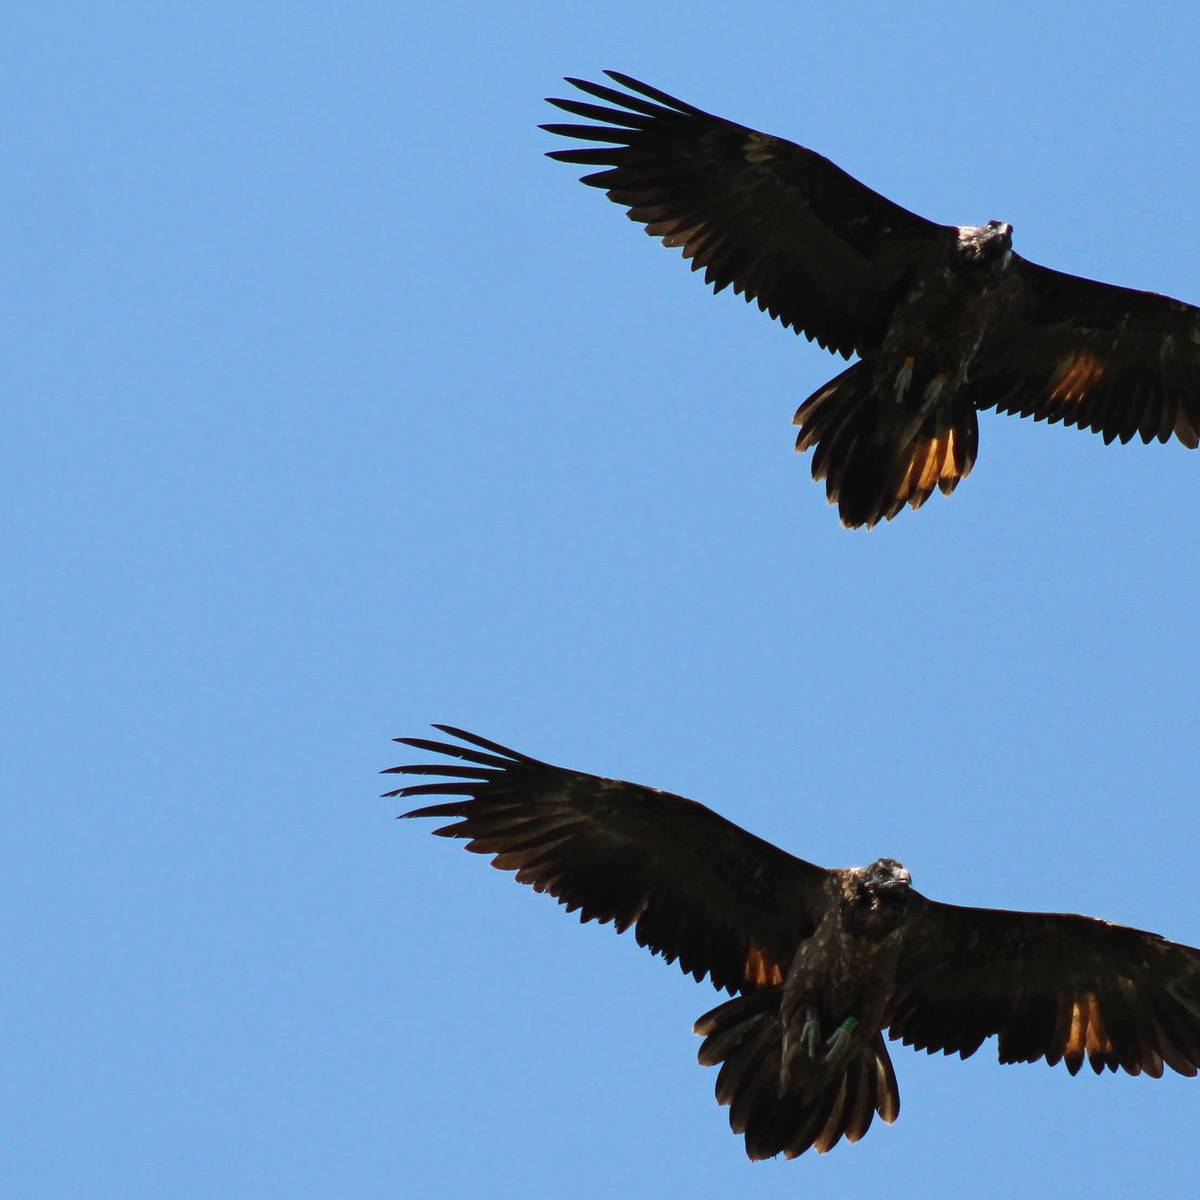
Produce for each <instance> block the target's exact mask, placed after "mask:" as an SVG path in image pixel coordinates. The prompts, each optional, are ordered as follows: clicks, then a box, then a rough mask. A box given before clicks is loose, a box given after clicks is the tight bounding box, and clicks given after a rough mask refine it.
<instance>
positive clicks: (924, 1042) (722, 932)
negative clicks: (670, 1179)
mask: <svg viewBox="0 0 1200 1200" xmlns="http://www.w3.org/2000/svg"><path fill="white" fill-rule="evenodd" d="M437 728H439V729H442V730H443V731H444V732H446V733H448V734H450V735H452V736H454V737H457V738H459V739H460V740H461V741H462V742H465V743H467V744H466V745H462V744H453V743H448V742H436V741H427V740H425V739H422V738H401V739H398V740H400V741H401V742H403V743H405V744H407V745H412V746H416V747H418V748H421V749H425V750H430V751H433V752H434V753H437V754H439V755H444V756H449V757H451V758H456V759H460V760H463V762H464V763H465V764H466V765H463V766H458V765H455V764H453V763H448V762H445V761H441V762H436V763H428V764H418V765H413V766H403V767H397V768H394V770H395V771H397V772H399V773H402V774H408V775H439V776H443V777H445V778H444V779H443V780H442V781H440V782H435V783H423V784H415V785H410V786H408V787H404V788H401V789H398V790H397V791H396V792H391V793H388V794H389V795H402V796H417V795H440V796H458V797H460V799H456V800H452V801H449V802H445V803H437V804H434V805H430V806H429V807H426V808H421V809H417V810H415V811H413V812H410V813H406V814H405V815H406V816H409V817H448V818H452V819H453V820H452V823H451V824H449V825H446V826H444V827H442V828H439V829H438V830H436V832H437V833H439V834H442V835H444V836H447V837H455V838H464V839H467V849H469V850H473V851H475V852H476V853H480V854H487V855H490V856H492V862H493V865H495V866H497V867H499V868H500V869H502V870H507V871H515V872H516V878H517V880H518V881H519V882H522V883H528V884H531V885H532V886H533V887H534V889H535V890H537V891H545V892H549V893H550V894H551V895H553V896H555V897H556V898H557V899H558V900H559V902H560V903H562V904H565V905H566V906H567V908H568V910H570V911H576V910H578V912H579V914H580V918H581V919H582V920H585V921H588V920H593V919H596V920H600V921H611V922H612V923H613V924H614V925H615V927H616V928H617V930H618V931H623V930H625V929H627V928H633V930H634V932H635V935H636V937H637V940H638V942H639V943H640V944H641V945H643V946H647V947H648V948H649V949H651V950H652V951H653V952H655V953H658V954H661V955H663V957H664V958H666V959H667V961H668V962H674V961H678V963H679V965H680V967H682V969H683V970H684V971H686V972H688V973H690V974H692V975H693V976H694V977H695V978H696V979H697V980H701V979H703V978H704V977H705V976H708V977H709V979H711V981H712V983H713V984H714V985H715V986H716V987H718V988H723V989H725V990H727V991H729V992H730V993H733V998H732V999H730V1000H726V1001H725V1002H724V1003H722V1004H720V1005H718V1006H717V1007H716V1008H715V1009H713V1010H712V1011H711V1012H708V1013H706V1014H705V1015H703V1016H702V1017H700V1018H699V1020H698V1021H697V1022H696V1032H697V1033H699V1034H700V1035H701V1036H702V1037H703V1038H704V1041H703V1043H702V1045H701V1048H700V1061H701V1062H702V1063H704V1064H706V1065H710V1066H716V1065H718V1064H719V1065H720V1068H721V1069H720V1072H719V1073H718V1076H717V1084H716V1093H717V1099H718V1100H719V1101H720V1102H721V1103H722V1104H728V1105H729V1106H730V1117H729V1119H730V1124H731V1126H732V1128H733V1129H734V1131H735V1132H738V1133H742V1134H744V1135H745V1141H746V1151H747V1153H748V1154H749V1155H750V1156H751V1157H752V1158H765V1157H770V1156H772V1155H775V1154H779V1153H783V1154H786V1155H788V1156H789V1157H792V1156H795V1155H797V1154H801V1153H803V1152H804V1151H805V1150H807V1149H809V1148H810V1147H815V1148H816V1149H817V1150H820V1151H824V1150H828V1149H830V1148H831V1147H832V1146H833V1145H835V1144H836V1143H837V1142H838V1141H839V1140H840V1139H841V1138H843V1137H844V1138H846V1139H847V1140H849V1141H857V1140H858V1139H859V1138H860V1137H862V1136H863V1134H865V1133H866V1131H867V1129H868V1128H869V1127H870V1125H871V1124H872V1121H873V1119H874V1117H875V1116H876V1115H879V1116H880V1117H881V1118H882V1119H883V1120H885V1121H893V1120H895V1118H896V1116H897V1115H898V1113H899V1110H900V1094H899V1088H898V1086H897V1084H896V1076H895V1072H894V1070H893V1067H892V1063H891V1060H890V1057H889V1055H888V1050H887V1047H886V1044H885V1042H884V1033H885V1032H886V1033H887V1035H888V1036H889V1037H890V1038H893V1039H899V1040H901V1041H903V1042H904V1043H906V1044H909V1045H913V1046H915V1047H916V1048H918V1049H927V1050H929V1051H930V1052H932V1051H934V1050H941V1051H943V1052H945V1053H947V1054H950V1053H957V1054H959V1055H961V1056H962V1057H964V1058H965V1057H967V1056H968V1055H970V1054H973V1053H974V1052H975V1051H976V1050H977V1049H978V1048H979V1046H980V1045H981V1044H982V1043H983V1042H984V1041H985V1040H986V1039H987V1038H989V1037H992V1036H996V1037H997V1038H998V1051H999V1058H1000V1061H1001V1062H1004V1063H1009V1062H1034V1061H1036V1060H1038V1059H1045V1060H1046V1062H1048V1063H1049V1064H1051V1065H1054V1064H1056V1063H1059V1062H1064V1063H1065V1064H1066V1066H1067V1068H1068V1070H1069V1071H1070V1072H1071V1073H1072V1074H1074V1073H1075V1072H1077V1071H1078V1070H1079V1069H1080V1067H1081V1066H1082V1065H1083V1063H1084V1062H1085V1061H1087V1062H1088V1063H1089V1064H1090V1065H1091V1066H1092V1068H1093V1070H1095V1071H1096V1072H1097V1073H1099V1072H1101V1071H1103V1070H1106V1069H1107V1070H1110V1071H1115V1070H1117V1069H1118V1068H1121V1069H1123V1070H1125V1071H1126V1072H1128V1073H1130V1074H1134V1075H1137V1074H1141V1073H1143V1072H1144V1073H1146V1074H1148V1075H1152V1076H1159V1075H1161V1074H1162V1072H1163V1067H1164V1065H1166V1066H1170V1067H1171V1068H1173V1069H1174V1070H1176V1071H1178V1072H1180V1073H1181V1074H1184V1075H1195V1074H1196V1073H1197V1067H1198V1066H1200V950H1196V949H1194V948H1192V947H1190V946H1183V945H1179V944H1177V943H1174V942H1169V941H1167V940H1166V939H1164V938H1161V937H1159V936H1158V935H1157V934H1153V933H1147V932H1144V931H1142V930H1138V929H1131V928H1128V927H1126V926H1121V925H1113V924H1110V923H1108V922H1106V921H1099V920H1095V919H1093V918H1089V917H1081V916H1075V915H1067V914H1058V913H1023V912H1010V911H1004V910H999V909H980V908H966V907H960V906H957V905H950V904H941V903H939V902H937V901H934V900H930V899H928V898H927V897H925V896H923V895H921V893H920V892H918V891H917V890H916V889H915V888H913V887H912V886H911V879H910V877H909V874H908V872H907V871H906V870H905V869H904V868H903V867H902V866H900V864H899V863H897V862H896V861H895V860H893V859H889V858H881V859H878V860H877V861H876V862H874V863H872V864H871V865H870V866H869V867H850V868H839V869H828V868H824V867H819V866H816V865H815V864H813V863H810V862H806V861H805V860H803V859H801V858H797V857H795V856H794V855H791V854H788V853H787V852H786V851H783V850H781V849H779V848H778V847H776V846H773V845H771V844H770V843H769V842H766V841H763V840H762V839H761V838H757V837H755V836H754V835H753V834H750V833H747V832H746V831H745V830H743V829H740V828H738V827H737V826H736V825H734V824H732V823H731V822H729V821H727V820H725V819H724V818H723V817H720V816H718V815H717V814H716V813H714V812H712V811H711V810H709V809H707V808H705V807H704V806H703V805H700V804H697V803H696V802H695V801H693V800H688V799H685V798H684V797H682V796H675V795H672V794H671V793H669V792H661V791H657V790H655V789H653V788H646V787H641V786H639V785H637V784H631V783H624V782H622V781H620V780H614V779H604V778H601V777H599V776H595V775H587V774H584V773H582V772H578V771H570V770H567V769H564V768H562V767H555V766H551V765H550V764H548V763H544V762H540V761H539V760H537V759H534V758H530V757H529V756H528V755H524V754H520V753H519V752H517V751H514V750H510V749H508V748H506V747H504V746H500V745H498V744H496V743H495V742H490V741H487V740H486V739H484V738H480V737H477V736H476V735H474V734H468V733H464V732H463V731H461V730H457V729H453V728H451V727H449V726H438V727H437ZM461 797H465V798H461Z"/></svg>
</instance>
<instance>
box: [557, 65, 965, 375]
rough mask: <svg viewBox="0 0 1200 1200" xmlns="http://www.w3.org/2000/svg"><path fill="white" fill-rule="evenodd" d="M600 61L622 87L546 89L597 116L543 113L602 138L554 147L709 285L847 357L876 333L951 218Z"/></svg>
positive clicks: (562, 104)
mask: <svg viewBox="0 0 1200 1200" xmlns="http://www.w3.org/2000/svg"><path fill="white" fill-rule="evenodd" d="M605 74H606V75H608V76H609V78H610V79H612V80H614V81H615V82H616V83H618V84H620V85H621V86H622V87H624V88H627V89H628V92H621V91H618V90H616V89H615V88H612V87H609V86H607V85H605V84H598V83H591V82H589V81H587V80H583V79H572V78H568V79H567V82H568V83H570V84H572V85H574V86H575V87H577V88H579V89H580V91H582V92H584V93H585V94H587V95H589V96H592V97H594V98H595V99H598V100H602V101H604V104H602V105H601V104H594V103H590V102H587V101H581V100H576V99H554V98H550V99H549V102H550V103H551V104H553V105H555V106H556V107H558V108H561V109H563V110H564V111H565V112H568V113H570V114H571V115H573V116H577V117H583V118H585V119H586V120H589V121H594V122H599V123H598V124H594V125H579V124H549V125H543V126H542V128H543V129H546V130H547V131H548V132H550V133H553V134H556V135H557V136H560V137H568V138H577V139H580V140H583V141H591V142H599V143H602V144H601V145H599V146H589V147H588V148H586V149H582V150H575V149H566V150H553V151H550V153H549V157H550V158H555V159H558V160H560V161H562V162H568V163H576V164H580V165H583V166H588V167H601V168H606V169H602V170H598V171H594V172H592V173H591V174H588V175H585V176H583V182H584V183H586V184H589V185H590V186H592V187H598V188H603V189H604V190H605V192H606V193H607V195H608V197H609V199H611V200H613V201H614V202H615V203H617V204H619V205H621V206H622V207H623V208H625V209H626V210H627V211H628V215H629V216H630V217H631V218H632V219H633V220H634V221H638V222H640V223H641V224H642V225H644V226H645V228H646V232H647V233H648V234H650V235H651V236H652V237H657V238H660V239H661V240H662V242H663V244H664V245H666V246H671V247H677V248H679V249H681V250H682V251H683V255H684V257H685V258H690V259H691V261H692V269H693V270H700V269H701V268H703V269H704V277H705V281H706V282H707V283H709V284H711V285H712V286H713V288H714V290H715V291H718V292H719V291H721V290H722V289H723V288H725V287H728V286H729V285H730V284H732V285H733V289H734V291H735V292H736V293H739V294H742V295H744V296H745V298H746V299H747V300H754V301H757V303H758V306H759V308H760V309H762V310H763V311H765V312H769V313H770V315H771V316H772V317H776V318H778V319H779V321H780V322H781V323H782V324H783V325H785V326H790V327H791V328H793V329H795V330H796V331H797V332H798V333H804V334H805V335H806V336H808V337H809V338H813V339H815V340H816V341H817V342H818V343H819V344H820V345H822V346H824V347H826V348H827V349H830V350H836V351H837V352H839V353H840V354H842V355H843V356H845V357H849V356H850V354H851V353H854V352H857V353H860V354H861V353H862V352H863V351H864V349H866V348H867V347H869V346H871V345H873V344H875V343H876V342H878V341H879V340H880V339H881V338H882V336H883V333H884V330H885V329H886V327H887V321H888V317H889V315H890V313H891V310H892V307H893V306H894V304H895V303H896V301H897V300H898V299H899V297H900V295H901V294H902V293H903V291H904V290H905V287H906V283H907V281H908V280H909V279H910V278H911V277H912V275H913V273H914V272H915V271H917V270H918V269H919V268H920V267H921V266H922V264H923V259H924V258H925V256H926V255H944V254H946V253H948V252H949V250H950V248H951V247H952V246H953V244H954V239H955V230H954V229H953V228H952V227H951V226H947V225H938V224H935V223H934V222H932V221H927V220H926V219H925V218H924V217H920V216H918V215H917V214H916V213H913V212H910V211H909V210H908V209H906V208H903V207H901V206H900V205H899V204H895V203H893V202H892V201H891V200H888V199H887V198H886V197H885V196H881V195H880V194H879V193H878V192H875V191H873V190H872V189H871V188H869V187H867V186H866V185H865V184H863V183H860V182H859V181H858V180H857V179H855V178H854V177H853V176H852V175H849V174H848V173H847V172H846V171H843V170H842V169H841V168H840V167H838V166H837V165H836V164H834V163H832V162H830V161H829V159H827V158H825V157H824V156H823V155H820V154H817V153H816V152H815V151H813V150H809V149H807V148H805V147H803V146H799V145H797V144H796V143H794V142H790V141H788V140H787V139H785V138H777V137H772V136H771V135H769V134H765V133H759V132H758V131H757V130H754V129H750V128H749V127H747V126H745V125H739V124H736V123H735V122H733V121H726V120H724V119H723V118H721V117H717V116H713V114H711V113H707V112H705V111H704V110H703V109H700V108H696V107H695V106H694V105H691V104H688V103H686V102H685V101H682V100H678V99H676V98H675V97H674V96H669V95H667V94H666V93H665V92H661V91H659V90H658V89H657V88H652V87H650V86H649V85H648V84H644V83H641V82H640V81H638V80H636V79H632V78H631V77H630V76H628V75H622V74H620V73H618V72H616V71H606V72H605ZM629 93H634V94H632V95H631V94H629Z"/></svg>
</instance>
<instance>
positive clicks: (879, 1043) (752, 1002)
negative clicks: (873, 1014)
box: [695, 987, 900, 1159]
mask: <svg viewBox="0 0 1200 1200" xmlns="http://www.w3.org/2000/svg"><path fill="white" fill-rule="evenodd" d="M782 995H783V988H782V987H774V988H766V989H764V990H762V991H758V992H751V993H750V994H749V995H747V996H738V997H737V998H736V999H734V1000H727V1001H726V1002H725V1003H724V1004H722V1005H720V1006H718V1007H717V1008H714V1009H713V1010H712V1011H711V1012H708V1013H705V1014H704V1016H702V1017H701V1018H700V1019H699V1020H698V1021H697V1022H696V1027H695V1028H696V1032H697V1033H698V1034H700V1036H701V1037H703V1038H704V1043H703V1044H702V1045H701V1047H700V1054H699V1058H700V1063H701V1065H702V1066H706V1067H711V1066H715V1065H716V1064H717V1063H721V1064H723V1065H722V1066H721V1070H720V1073H719V1074H718V1075H717V1102H718V1103H719V1104H728V1105H729V1127H730V1128H731V1129H732V1130H733V1132H734V1133H742V1134H745V1138H746V1153H747V1155H749V1157H750V1158H752V1159H760V1158H771V1157H773V1156H774V1155H776V1154H780V1153H782V1154H784V1155H786V1157H788V1158H795V1157H797V1155H800V1154H803V1153H804V1152H805V1150H807V1149H809V1147H815V1148H816V1151H817V1153H818V1154H824V1153H825V1151H826V1150H832V1149H833V1147H834V1146H836V1145H837V1143H838V1142H839V1141H840V1140H841V1139H842V1138H843V1137H844V1138H845V1139H846V1140H847V1141H848V1142H857V1141H858V1140H859V1138H861V1137H862V1136H863V1134H865V1133H866V1132H867V1130H868V1129H870V1128H871V1122H872V1121H873V1120H874V1119H875V1114H876V1113H878V1114H879V1115H880V1117H881V1118H882V1119H883V1120H884V1121H887V1122H888V1123H889V1124H890V1123H891V1122H892V1121H894V1120H895V1119H896V1117H897V1116H899V1114H900V1089H899V1087H898V1085H897V1083H896V1073H895V1071H893V1070H892V1060H891V1059H890V1058H889V1057H888V1052H887V1047H886V1046H885V1045H884V1042H883V1037H882V1035H881V1034H878V1033H876V1035H875V1037H874V1039H873V1040H872V1042H871V1043H870V1044H869V1045H868V1046H867V1047H866V1048H865V1049H864V1050H863V1051H862V1052H861V1053H860V1054H859V1055H858V1057H857V1058H854V1059H852V1060H850V1061H849V1062H847V1063H845V1064H843V1067H842V1069H841V1071H840V1073H839V1074H838V1075H837V1076H835V1077H833V1078H822V1079H817V1080H814V1081H813V1082H812V1083H811V1085H810V1086H809V1087H807V1088H805V1089H804V1090H803V1091H801V1092H794V1091H789V1092H788V1093H787V1094H786V1095H782V1096H781V1095H780V1094H779V1093H780V1057H781V1053H782V1045H783V1025H782V1022H781V1021H780V1019H779V1004H780V999H781V997H782Z"/></svg>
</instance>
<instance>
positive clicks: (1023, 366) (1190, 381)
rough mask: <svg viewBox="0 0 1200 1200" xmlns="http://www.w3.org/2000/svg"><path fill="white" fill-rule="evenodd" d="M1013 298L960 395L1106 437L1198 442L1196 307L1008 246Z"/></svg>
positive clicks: (1199, 317) (1199, 323) (1199, 326)
mask: <svg viewBox="0 0 1200 1200" xmlns="http://www.w3.org/2000/svg"><path fill="white" fill-rule="evenodd" d="M1009 273H1010V275H1011V276H1012V280H1013V284H1014V285H1015V286H1014V288H1013V289H1012V291H1011V293H1010V294H1011V295H1012V296H1014V297H1016V299H1015V301H1014V302H1013V303H1012V304H1011V305H1010V306H1009V308H1008V310H1007V311H1006V312H1003V313H1002V314H1000V316H999V318H998V319H997V320H996V321H995V322H994V323H993V325H991V326H990V327H989V329H988V332H987V334H986V335H985V337H984V340H983V342H982V344H981V345H980V348H979V353H978V356H977V357H976V360H975V362H974V364H973V365H972V368H971V378H970V380H969V382H968V384H967V393H966V394H967V395H969V396H970V398H971V400H972V402H973V403H974V404H975V405H976V407H978V408H995V409H996V410H997V411H999V412H1007V413H1015V414H1017V415H1018V416H1023V417H1028V416H1032V417H1033V418H1034V419H1035V420H1038V421H1042V420H1044V421H1048V422H1050V423H1051V424H1053V423H1054V422H1056V421H1062V422H1063V423H1064V424H1066V425H1075V426H1078V427H1079V428H1080V429H1091V430H1092V431H1093V432H1095V433H1100V434H1103V436H1104V440H1105V442H1106V443H1108V442H1112V441H1114V440H1119V441H1121V442H1128V441H1129V440H1130V439H1131V438H1133V437H1134V435H1135V434H1136V435H1138V436H1140V437H1141V439H1142V441H1143V442H1151V441H1155V440H1157V441H1160V442H1167V441H1170V439H1171V437H1172V436H1175V437H1177V438H1178V439H1179V440H1180V441H1181V442H1182V443H1183V444H1184V445H1185V446H1187V447H1189V448H1190V449H1195V448H1196V446H1197V444H1198V443H1200V309H1198V308H1196V307H1194V306H1193V305H1190V304H1185V303H1184V302H1183V301H1182V300H1173V299H1171V298H1170V297H1169V296H1160V295H1158V294H1157V293H1155V292H1142V291H1137V290H1135V289H1133V288H1125V287H1118V286H1116V285H1115V284H1108V283H1099V282H1097V281H1096V280H1093V279H1084V278H1082V277H1080V276H1077V275H1069V274H1067V273H1066V272H1063V271H1055V270H1053V269H1051V268H1050V267H1043V266H1039V265H1038V264H1037V263H1032V262H1029V261H1028V260H1026V259H1023V258H1021V257H1020V255H1016V254H1014V255H1013V260H1012V263H1011V265H1010V267H1009Z"/></svg>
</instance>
